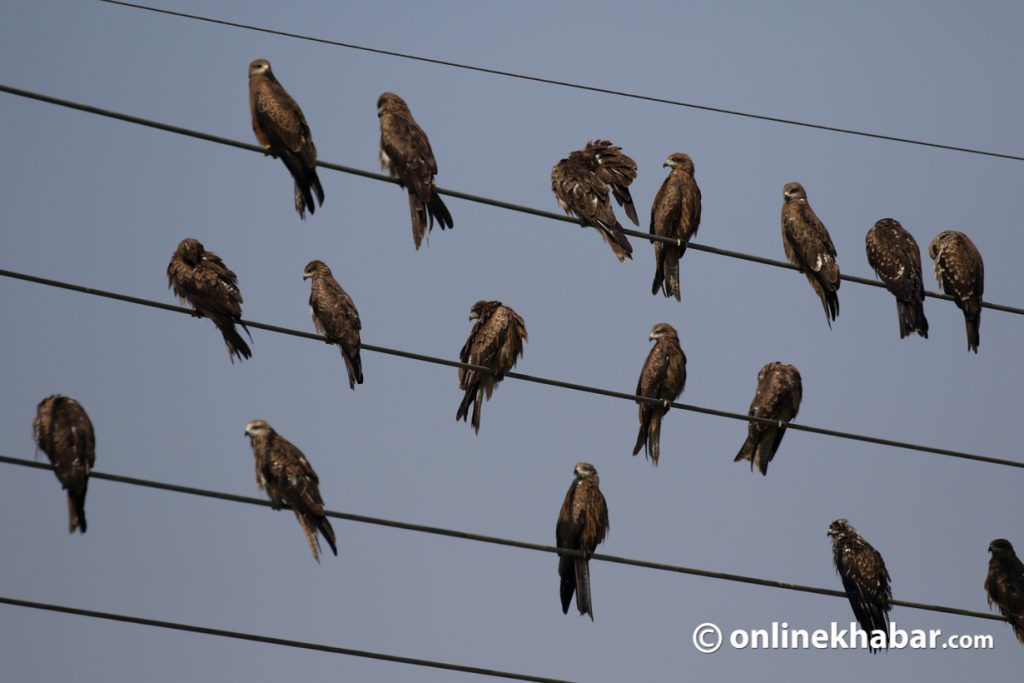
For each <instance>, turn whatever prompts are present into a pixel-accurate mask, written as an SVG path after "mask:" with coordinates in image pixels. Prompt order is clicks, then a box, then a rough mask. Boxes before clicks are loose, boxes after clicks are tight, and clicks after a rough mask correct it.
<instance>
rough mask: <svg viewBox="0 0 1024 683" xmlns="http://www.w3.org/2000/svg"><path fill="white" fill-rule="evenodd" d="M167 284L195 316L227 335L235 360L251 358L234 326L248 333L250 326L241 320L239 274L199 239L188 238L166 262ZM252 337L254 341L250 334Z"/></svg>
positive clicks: (229, 349) (233, 359)
mask: <svg viewBox="0 0 1024 683" xmlns="http://www.w3.org/2000/svg"><path fill="white" fill-rule="evenodd" d="M167 286H168V287H169V288H171V289H173V290H174V294H175V296H177V297H178V300H179V301H181V303H182V304H186V303H187V304H190V305H191V306H192V308H194V309H195V310H196V312H195V313H194V314H193V315H195V316H196V317H202V318H209V319H210V320H212V321H213V324H214V325H216V326H217V329H218V330H220V333H221V335H222V336H223V337H224V343H225V344H227V347H228V357H229V358H230V359H231V362H232V363H234V362H235V358H238V359H239V360H241V359H243V358H251V357H252V351H251V350H250V349H249V345H248V344H246V343H245V340H244V339H242V335H240V334H238V330H236V329H235V324H236V323H237V324H239V325H241V326H242V329H244V330H245V332H246V334H249V328H248V327H246V326H245V323H243V322H242V293H241V292H240V291H239V290H238V277H237V276H236V275H235V273H234V272H233V271H232V270H231V269H230V268H228V267H227V266H225V265H224V262H223V261H221V260H220V257H219V256H217V255H216V254H214V253H213V252H212V251H206V249H204V248H203V245H202V243H201V242H200V241H199V240H197V239H194V238H192V237H186V238H185V239H183V240H182V241H181V242H180V243H179V244H178V248H177V249H176V250H175V251H174V254H173V255H172V256H171V262H170V263H169V264H168V265H167ZM249 339H250V340H252V335H251V334H249Z"/></svg>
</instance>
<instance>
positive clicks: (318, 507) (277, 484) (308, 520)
mask: <svg viewBox="0 0 1024 683" xmlns="http://www.w3.org/2000/svg"><path fill="white" fill-rule="evenodd" d="M245 434H246V436H248V437H249V442H250V443H249V445H250V446H252V454H253V457H254V458H255V459H256V484H257V485H258V486H259V487H260V489H261V490H262V491H266V492H267V497H268V498H270V502H271V504H272V507H273V508H274V509H275V510H280V509H281V508H282V507H284V506H285V505H288V506H290V507H291V508H292V511H293V512H295V519H297V520H299V524H300V525H301V526H302V530H303V531H304V532H305V534H306V540H307V541H309V549H310V550H312V551H313V559H314V560H316V561H317V562H320V539H319V538H318V537H317V535H316V532H317V531H319V532H320V533H321V534H323V537H324V539H325V540H326V541H327V545H329V546H331V552H332V553H334V554H335V555H337V554H338V546H337V544H336V542H335V537H334V529H333V528H331V523H330V521H328V519H327V517H325V516H324V501H323V499H322V498H321V497H320V479H319V478H318V477H317V476H316V472H314V471H313V466H312V465H310V464H309V461H308V460H306V456H305V455H303V454H302V451H300V450H299V449H298V448H296V447H295V446H293V445H292V443H291V442H290V441H288V439H286V438H284V437H283V436H281V435H280V434H278V433H277V432H275V431H274V428H273V427H271V426H270V425H269V424H267V422H266V421H265V420H253V421H252V422H250V423H249V424H247V425H245Z"/></svg>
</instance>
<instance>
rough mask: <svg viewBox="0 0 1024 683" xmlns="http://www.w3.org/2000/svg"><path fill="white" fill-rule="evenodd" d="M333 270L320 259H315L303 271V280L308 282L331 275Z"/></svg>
mask: <svg viewBox="0 0 1024 683" xmlns="http://www.w3.org/2000/svg"><path fill="white" fill-rule="evenodd" d="M330 274H331V269H330V268H329V267H328V266H327V264H326V263H324V262H323V261H320V260H318V259H314V260H312V261H310V262H309V263H307V264H306V267H305V268H303V269H302V279H303V280H308V279H309V278H311V277H317V276H320V277H322V276H325V275H330Z"/></svg>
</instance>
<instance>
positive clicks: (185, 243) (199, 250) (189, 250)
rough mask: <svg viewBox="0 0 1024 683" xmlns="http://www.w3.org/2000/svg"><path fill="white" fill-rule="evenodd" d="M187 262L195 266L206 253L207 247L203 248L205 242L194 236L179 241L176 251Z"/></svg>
mask: <svg viewBox="0 0 1024 683" xmlns="http://www.w3.org/2000/svg"><path fill="white" fill-rule="evenodd" d="M175 253H176V254H177V255H178V256H179V257H180V258H181V259H182V260H184V261H185V263H188V264H189V265H192V266H195V265H196V264H198V263H199V262H200V261H201V260H202V258H203V254H204V253H206V249H204V248H203V243H202V242H200V241H199V240H197V239H196V238H194V237H186V238H185V239H183V240H182V241H180V242H178V249H177V251H176V252H175Z"/></svg>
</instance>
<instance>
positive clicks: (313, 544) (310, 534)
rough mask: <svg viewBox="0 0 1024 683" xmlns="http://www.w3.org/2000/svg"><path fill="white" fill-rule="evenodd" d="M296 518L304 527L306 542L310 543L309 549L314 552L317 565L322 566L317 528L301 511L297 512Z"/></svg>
mask: <svg viewBox="0 0 1024 683" xmlns="http://www.w3.org/2000/svg"><path fill="white" fill-rule="evenodd" d="M295 518H296V519H297V520H299V524H300V525H301V526H302V531H303V533H304V534H306V541H307V542H308V543H309V549H310V550H311V551H313V559H314V560H316V563H317V564H320V539H319V538H317V535H316V527H314V526H313V524H312V521H311V520H310V519H308V518H307V517H306V515H304V514H303V513H302V512H300V511H299V510H297V509H296V510H295Z"/></svg>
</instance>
